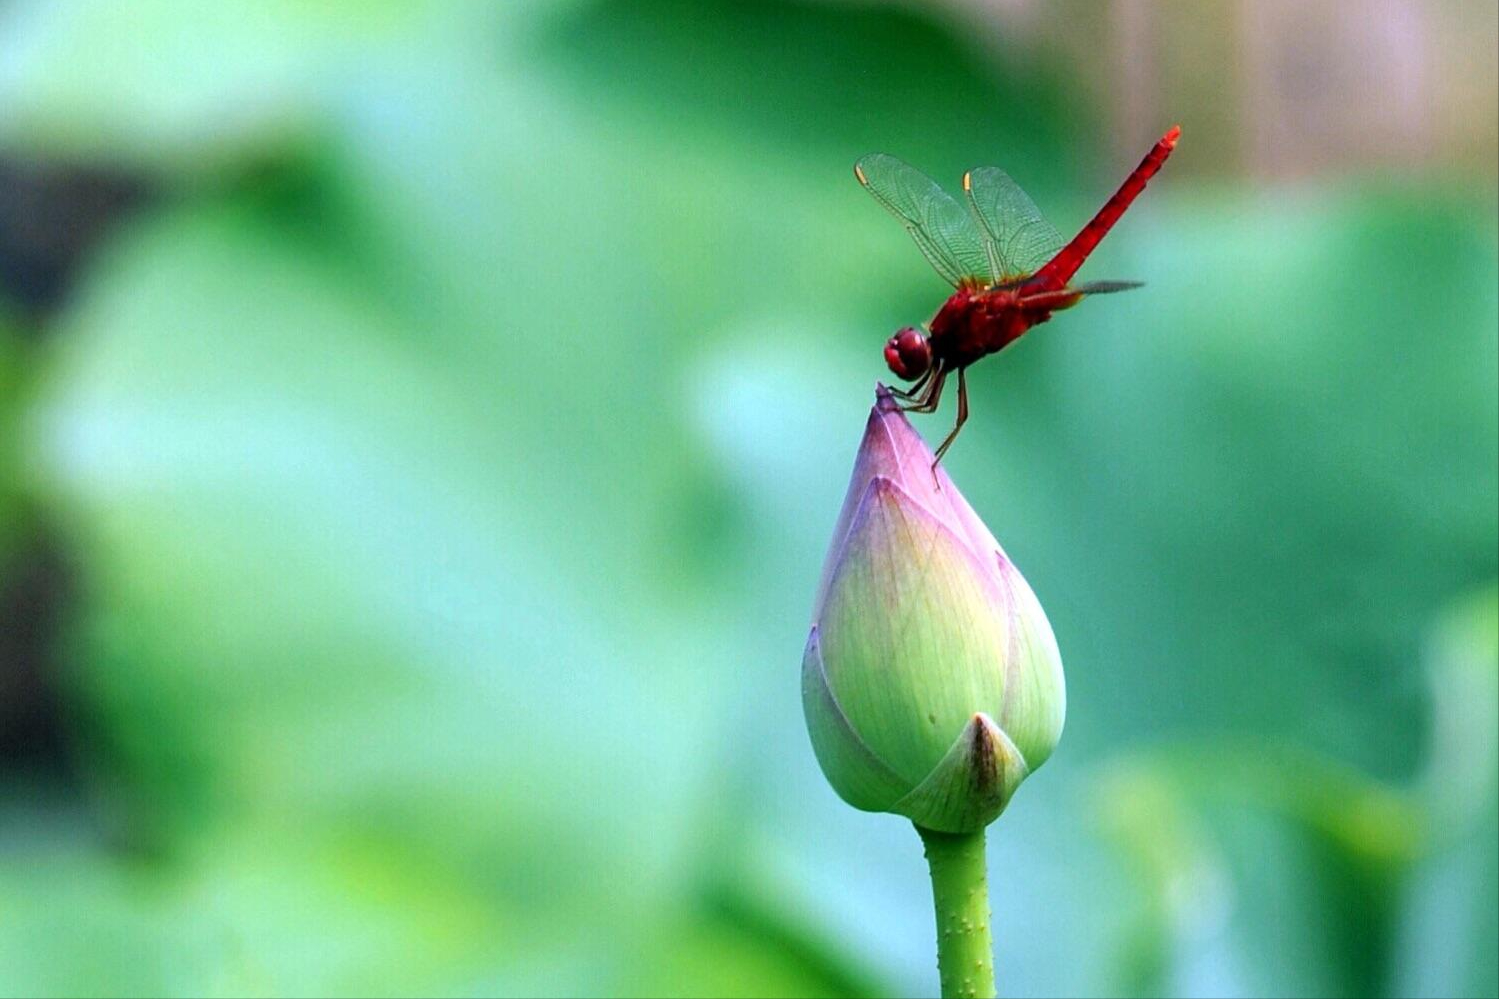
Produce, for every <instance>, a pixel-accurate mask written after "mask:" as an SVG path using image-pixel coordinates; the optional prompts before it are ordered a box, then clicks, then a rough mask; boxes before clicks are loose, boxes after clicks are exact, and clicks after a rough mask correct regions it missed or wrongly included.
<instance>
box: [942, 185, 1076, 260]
mask: <svg viewBox="0 0 1499 999" xmlns="http://www.w3.org/2000/svg"><path fill="white" fill-rule="evenodd" d="M963 193H964V194H965V195H966V196H967V198H968V207H969V208H970V209H972V211H973V217H974V220H975V221H977V222H978V225H979V228H980V229H982V230H983V233H984V241H985V244H986V247H987V249H988V253H989V268H990V273H991V274H992V275H993V276H994V280H995V282H996V283H1003V282H1005V281H1013V280H1014V279H1015V278H1018V277H1023V276H1025V275H1028V274H1034V273H1035V272H1036V271H1037V270H1039V269H1040V267H1041V265H1042V264H1044V263H1046V262H1047V261H1048V260H1050V259H1051V258H1052V257H1054V256H1056V255H1057V253H1058V252H1059V251H1060V250H1061V249H1062V245H1063V240H1062V234H1061V233H1060V232H1057V227H1056V226H1054V225H1052V224H1051V223H1050V222H1048V221H1046V219H1045V218H1043V217H1042V216H1041V210H1040V209H1039V208H1037V207H1036V203H1035V202H1034V201H1032V200H1031V199H1030V195H1028V194H1026V193H1025V192H1024V191H1022V190H1021V189H1020V185H1019V184H1017V183H1015V182H1014V181H1013V180H1011V179H1010V175H1009V174H1007V173H1005V172H1004V171H1003V170H1001V169H999V167H979V168H978V169H977V170H970V171H968V172H967V173H965V174H964V175H963Z"/></svg>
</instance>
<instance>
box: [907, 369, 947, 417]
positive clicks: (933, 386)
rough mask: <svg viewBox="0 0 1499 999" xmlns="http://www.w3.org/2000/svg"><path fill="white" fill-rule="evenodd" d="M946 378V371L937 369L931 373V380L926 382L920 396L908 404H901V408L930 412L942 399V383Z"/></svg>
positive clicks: (915, 411) (933, 410) (916, 411)
mask: <svg viewBox="0 0 1499 999" xmlns="http://www.w3.org/2000/svg"><path fill="white" fill-rule="evenodd" d="M946 380H947V372H946V371H941V370H937V371H936V373H935V374H933V375H932V380H931V381H930V382H927V386H926V389H925V390H923V391H922V393H921V397H920V398H919V399H917V400H916V401H914V402H912V403H910V404H909V405H906V406H902V407H901V410H902V411H903V412H907V413H931V412H935V411H936V409H937V403H939V402H941V401H942V383H943V382H944V381H946Z"/></svg>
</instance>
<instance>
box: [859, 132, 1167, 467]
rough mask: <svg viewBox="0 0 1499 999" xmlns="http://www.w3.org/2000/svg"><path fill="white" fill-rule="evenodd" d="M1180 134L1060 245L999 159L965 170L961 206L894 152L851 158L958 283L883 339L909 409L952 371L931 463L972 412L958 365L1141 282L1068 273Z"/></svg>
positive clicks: (930, 407) (931, 401) (1154, 151)
mask: <svg viewBox="0 0 1499 999" xmlns="http://www.w3.org/2000/svg"><path fill="white" fill-rule="evenodd" d="M1180 135H1181V129H1180V128H1172V129H1171V130H1170V131H1169V132H1167V133H1166V134H1165V135H1164V136H1162V137H1161V140H1160V141H1159V142H1157V143H1156V144H1155V146H1153V147H1152V148H1151V150H1150V152H1148V153H1146V154H1145V158H1144V159H1143V160H1141V161H1140V165H1139V166H1137V167H1135V169H1134V172H1133V173H1131V174H1130V175H1129V177H1127V178H1126V179H1125V181H1124V183H1123V184H1122V185H1120V187H1119V190H1118V191H1116V192H1114V196H1113V197H1112V198H1110V199H1109V200H1108V201H1107V202H1106V203H1105V204H1104V206H1103V207H1102V208H1101V209H1099V211H1098V214H1097V215H1095V216H1093V219H1092V221H1090V222H1089V223H1088V224H1087V225H1085V226H1083V228H1082V231H1081V232H1079V233H1078V234H1077V235H1076V236H1074V237H1073V238H1072V241H1071V242H1070V243H1067V244H1065V245H1063V242H1062V234H1061V233H1059V232H1058V231H1057V229H1056V227H1055V226H1053V225H1052V224H1051V223H1049V222H1047V221H1046V220H1045V219H1044V218H1042V216H1041V213H1040V211H1039V210H1037V208H1036V204H1035V202H1033V201H1032V200H1031V199H1030V198H1029V197H1028V196H1027V195H1026V193H1025V192H1024V191H1022V190H1021V189H1020V186H1019V185H1018V184H1016V183H1015V182H1014V181H1013V180H1011V179H1010V176H1009V175H1008V174H1007V173H1005V172H1004V171H1003V170H1000V169H999V168H997V167H980V168H978V169H975V170H970V171H968V172H967V173H966V174H964V175H963V196H964V200H965V201H966V202H967V207H966V208H965V207H964V206H963V205H960V204H959V203H958V201H957V199H956V198H954V197H953V196H952V195H950V194H948V193H947V192H946V191H944V190H943V189H942V188H941V187H940V186H939V185H938V184H937V182H936V181H934V180H932V179H931V178H930V177H928V176H927V175H926V174H924V173H922V172H921V171H919V170H917V169H915V168H914V167H910V166H907V165H906V164H905V163H902V162H901V161H900V160H898V159H896V158H895V157H894V156H889V155H887V154H885V153H874V154H871V155H869V156H866V157H864V158H863V159H861V160H859V162H858V163H856V164H854V176H855V177H857V178H858V180H859V183H860V184H862V185H863V186H864V189H865V190H867V191H868V192H869V193H870V194H872V195H874V198H875V200H876V201H878V202H879V203H880V204H881V205H883V206H885V208H886V210H888V211H889V212H890V213H891V214H892V215H894V216H895V217H896V218H898V219H900V221H901V224H902V225H904V226H905V229H906V231H907V232H908V233H910V234H911V238H912V239H914V240H915V241H916V245H917V246H918V247H920V248H921V252H922V254H923V255H925V257H926V259H927V260H928V262H930V263H931V265H932V267H934V268H935V269H936V271H937V273H938V274H940V275H942V277H943V278H944V279H945V280H946V281H947V282H948V283H949V284H951V285H952V286H953V287H954V288H955V289H956V290H955V291H954V292H953V294H952V295H951V296H950V297H949V298H948V299H947V301H946V302H944V303H943V305H942V308H940V309H939V310H937V314H936V315H935V316H934V317H933V318H932V321H931V322H930V323H929V324H927V326H926V327H924V328H922V329H918V328H916V327H913V326H907V327H905V328H903V329H901V330H898V331H897V332H896V333H895V335H894V336H892V337H891V338H890V339H889V340H887V341H886V342H885V363H886V364H887V365H889V367H890V370H891V371H892V372H894V374H895V375H896V377H898V378H900V379H902V380H904V381H908V382H911V384H910V385H909V386H908V387H907V388H906V389H904V390H899V391H898V392H897V394H898V395H900V396H901V398H903V399H905V400H907V406H906V407H905V408H907V409H909V410H911V411H913V412H919V413H930V412H932V411H934V410H935V409H936V408H937V404H938V402H940V401H941V398H942V386H943V383H944V382H945V381H946V379H947V376H948V375H949V374H951V373H953V372H957V375H958V419H957V423H956V425H955V426H954V427H953V428H952V432H951V433H949V434H948V435H947V437H946V439H944V440H943V441H942V444H941V446H940V447H938V448H937V453H936V460H937V461H941V460H942V455H943V454H945V453H946V452H947V449H948V448H949V447H951V446H952V442H953V440H954V439H956V438H957V436H958V431H959V430H961V429H962V428H963V423H964V421H966V420H967V419H968V385H967V382H966V380H965V376H964V372H965V370H966V369H967V367H968V366H969V365H970V364H972V363H973V362H975V361H977V360H979V359H980V358H982V357H986V356H987V355H989V354H993V353H995V352H996V351H999V350H1003V349H1004V348H1005V347H1008V346H1009V345H1010V344H1012V343H1014V342H1015V341H1016V340H1018V339H1020V337H1021V336H1023V335H1024V334H1025V332H1026V330H1028V329H1030V328H1031V327H1032V326H1035V325H1037V324H1038V323H1044V322H1046V321H1047V320H1048V319H1050V318H1051V314H1052V313H1053V312H1056V311H1058V310H1060V309H1070V308H1072V306H1074V305H1076V304H1077V303H1078V302H1080V301H1082V300H1083V298H1084V297H1086V296H1088V295H1102V294H1108V293H1110V292H1115V291H1127V290H1128V289H1130V288H1138V287H1140V282H1138V281H1085V282H1082V283H1080V284H1072V283H1071V281H1072V276H1073V275H1074V274H1076V273H1077V270H1078V268H1079V267H1081V266H1082V265H1083V261H1085V260H1087V259H1088V255H1089V254H1090V253H1092V252H1093V250H1094V248H1095V247H1097V246H1098V244H1099V242H1100V241H1101V240H1102V239H1103V237H1104V236H1105V235H1106V234H1107V233H1108V231H1109V230H1110V229H1111V228H1113V226H1114V223H1115V222H1117V221H1119V217H1120V216H1121V215H1123V214H1124V211H1125V209H1127V208H1128V207H1129V206H1130V203H1131V202H1132V201H1134V200H1135V198H1136V197H1138V196H1139V194H1140V192H1141V191H1143V190H1145V184H1146V182H1147V181H1149V180H1150V178H1151V177H1153V176H1155V173H1156V171H1157V170H1159V169H1160V168H1161V164H1163V163H1165V162H1166V157H1168V156H1170V155H1171V151H1172V150H1173V149H1175V148H1176V140H1177V138H1178V137H1179V136H1180ZM934 464H935V462H934Z"/></svg>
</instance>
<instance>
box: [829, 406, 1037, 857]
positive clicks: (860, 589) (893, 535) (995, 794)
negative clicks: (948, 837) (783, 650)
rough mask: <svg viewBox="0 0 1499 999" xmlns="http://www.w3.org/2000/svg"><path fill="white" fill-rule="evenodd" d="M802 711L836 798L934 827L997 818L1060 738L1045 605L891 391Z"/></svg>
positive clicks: (839, 558) (850, 519)
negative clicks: (935, 463) (935, 462)
mask: <svg viewBox="0 0 1499 999" xmlns="http://www.w3.org/2000/svg"><path fill="white" fill-rule="evenodd" d="M802 705H803V708H804V710H805V712H806V716H807V728H808V730H809V731H810V733H811V736H812V748H813V750H814V752H815V753H816V754H817V761H818V763H819V764H820V765H821V767H822V771H823V773H824V774H825V775H826V776H827V779H828V782H829V783H831V784H832V785H833V789H834V790H835V791H837V792H838V794H839V796H840V797H842V798H843V799H844V800H845V801H847V802H848V803H849V804H851V805H853V806H854V807H855V808H861V809H864V810H866V811H872V812H894V813H896V814H899V815H904V816H906V817H907V818H909V819H911V820H912V821H913V822H915V823H916V824H917V825H918V826H921V827H924V828H926V829H931V830H935V831H938V832H948V833H969V832H974V831H977V830H981V829H983V828H984V827H985V826H987V825H988V824H989V823H990V822H992V821H994V820H995V819H996V818H998V817H999V814H1000V812H1002V811H1003V810H1004V808H1005V806H1006V805H1007V804H1008V803H1009V800H1010V796H1011V795H1013V794H1014V793H1015V789H1016V788H1017V787H1018V786H1019V785H1020V782H1021V781H1023V780H1024V779H1025V778H1026V777H1027V776H1028V775H1029V774H1030V773H1031V772H1032V771H1033V770H1035V769H1036V768H1037V767H1039V766H1040V765H1041V764H1042V763H1043V762H1044V761H1045V760H1046V758H1047V757H1048V756H1050V755H1051V751H1052V749H1053V748H1054V747H1055V746H1056V744H1057V739H1058V738H1059V737H1060V736H1061V733H1062V718H1063V714H1064V711H1065V707H1066V693H1065V690H1064V688H1063V680H1062V660H1061V655H1060V653H1059V652H1058V651H1057V643H1056V638H1055V637H1054V636H1053V635H1052V631H1051V625H1050V624H1049V623H1048V622H1047V620H1046V615H1045V614H1044V613H1043V612H1042V610H1041V605H1040V603H1038V602H1037V600H1036V596H1035V594H1034V593H1032V592H1031V588H1030V586H1028V585H1027V584H1026V581H1025V579H1024V578H1023V577H1022V576H1021V575H1020V571H1019V570H1018V569H1016V568H1015V566H1014V564H1013V563H1011V562H1010V560H1009V558H1008V557H1007V556H1006V555H1005V553H1004V551H1003V549H1001V548H1000V547H999V542H997V541H996V540H995V539H994V535H993V534H991V533H990V532H989V529H988V528H987V527H985V526H984V524H983V522H982V521H981V520H979V518H978V515H977V514H975V513H974V512H973V509H972V508H971V507H970V506H969V505H968V503H967V501H966V500H964V498H963V496H962V494H961V493H959V492H958V490H957V487H955V486H954V485H953V483H952V480H951V479H950V478H948V475H947V473H946V472H945V471H944V470H943V469H942V468H941V467H940V466H939V467H935V468H934V467H933V458H932V452H931V451H930V450H929V449H928V448H927V446H926V443H925V442H924V441H923V440H922V439H921V437H920V435H918V434H917V433H916V431H915V430H914V429H913V428H912V427H911V424H910V423H909V422H908V421H907V420H906V418H905V415H904V414H903V413H902V412H901V411H900V409H899V407H898V406H897V405H896V403H895V400H894V398H893V397H892V396H891V394H890V392H889V390H888V389H886V388H885V387H884V386H880V387H878V389H877V390H876V394H875V405H874V408H873V410H872V411H871V412H870V415H869V422H868V424H867V426H866V427H865V431H864V440H863V442H862V443H861V444H860V446H859V453H858V456H857V458H856V459H855V461H854V473H853V478H852V480H851V481H850V483H849V488H848V495H847V497H846V498H845V499H844V502H843V510H842V512H841V513H840V515H839V517H838V524H837V527H836V528H835V530H834V531H833V541H832V545H831V546H830V547H829V549H828V555H827V559H826V562H825V563H824V567H823V573H822V582H821V584H820V585H819V587H818V592H817V600H816V605H815V609H814V611H813V617H812V633H811V635H810V636H809V638H808V639H807V647H806V653H805V655H804V657H803V661H802Z"/></svg>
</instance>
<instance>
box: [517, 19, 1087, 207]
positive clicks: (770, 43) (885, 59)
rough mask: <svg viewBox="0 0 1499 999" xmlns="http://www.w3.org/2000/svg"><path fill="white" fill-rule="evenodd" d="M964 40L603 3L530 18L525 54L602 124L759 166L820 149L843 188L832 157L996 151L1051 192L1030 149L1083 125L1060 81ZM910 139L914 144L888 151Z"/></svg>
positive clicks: (916, 25) (901, 25)
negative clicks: (752, 155) (726, 153)
mask: <svg viewBox="0 0 1499 999" xmlns="http://www.w3.org/2000/svg"><path fill="white" fill-rule="evenodd" d="M971 35H972V29H971V26H965V25H964V24H963V23H962V22H961V21H960V20H959V19H958V18H957V17H956V16H955V17H954V18H953V19H952V20H951V22H950V23H942V20H941V19H940V18H934V17H933V16H932V14H931V13H930V12H927V13H921V12H917V11H914V10H902V9H900V8H898V7H896V6H893V5H888V4H880V5H872V4H871V5H861V4H824V3H812V4H808V3H787V2H768V3H740V2H721V0H720V2H701V0H647V2H643V3H642V2H631V3H619V2H614V0H600V2H596V3H593V4H587V5H581V6H578V7H576V8H569V9H566V10H564V11H563V12H562V13H561V14H560V15H559V16H558V17H556V18H554V19H551V20H550V21H546V22H543V28H542V30H541V31H540V32H539V33H538V36H537V38H536V39H535V42H534V44H533V46H532V51H534V52H536V53H537V54H538V56H540V57H541V58H542V59H543V60H544V61H545V62H546V63H547V64H549V67H550V68H551V69H553V70H554V71H557V74H556V79H555V81H554V82H555V83H556V84H557V85H558V86H559V87H562V88H566V89H571V90H574V91H575V92H578V93H580V94H581V95H582V96H583V97H584V98H585V99H586V101H587V103H588V105H589V106H590V107H596V108H599V109H607V111H608V119H609V122H610V124H611V126H613V127H620V126H623V127H639V128H642V129H646V130H649V131H657V130H659V129H660V128H661V123H662V121H663V120H665V121H668V122H670V127H671V128H673V129H677V130H682V129H690V130H693V131H697V132H701V133H703V134H704V135H715V134H719V135H721V134H728V135H731V136H733V138H734V139H736V140H739V141H744V142H747V143H749V144H751V145H754V146H758V147H759V148H760V150H761V151H760V152H759V153H757V154H756V155H757V157H759V158H762V159H764V160H766V161H767V162H776V161H778V160H781V159H783V158H790V159H801V158H803V157H805V156H806V155H807V151H808V150H819V151H821V152H820V153H819V156H820V155H823V154H827V155H835V156H836V158H837V159H838V162H839V164H840V170H839V171H837V177H836V182H837V183H838V184H840V185H841V184H846V183H847V177H846V176H845V170H846V165H845V164H843V160H845V159H846V160H848V165H851V164H852V160H853V158H854V156H857V155H859V154H862V153H866V152H869V151H871V150H874V149H885V148H889V151H890V152H893V153H896V154H898V155H902V156H905V157H908V158H912V159H913V161H915V162H919V163H920V164H921V165H922V166H923V167H925V168H927V169H929V170H937V171H938V172H940V169H941V168H942V167H943V166H944V165H945V166H946V168H947V169H950V170H954V171H960V170H962V169H966V168H967V167H969V166H972V165H974V164H975V163H983V162H989V161H991V160H993V159H994V157H995V156H996V155H999V154H1000V153H1001V152H1002V153H1003V155H1004V157H1005V165H1006V167H1007V168H1008V169H1010V170H1011V171H1012V172H1014V171H1017V170H1018V171H1019V172H1020V175H1021V176H1024V177H1027V178H1028V179H1029V178H1030V177H1031V174H1030V171H1029V167H1030V166H1031V165H1032V161H1034V162H1035V164H1036V165H1037V168H1038V169H1037V170H1036V173H1035V175H1034V176H1035V179H1037V180H1042V181H1044V183H1038V184H1036V185H1035V186H1036V187H1037V188H1039V189H1045V188H1048V187H1050V185H1051V183H1052V182H1053V181H1054V180H1057V179H1058V178H1057V177H1056V174H1057V173H1058V168H1057V167H1056V165H1055V164H1056V161H1057V158H1056V156H1055V155H1054V152H1052V154H1051V155H1043V154H1042V153H1040V152H1039V151H1041V150H1047V151H1054V150H1056V149H1057V148H1058V147H1059V146H1061V145H1062V144H1063V140H1064V139H1065V138H1067V137H1069V136H1073V135H1077V134H1080V133H1079V132H1078V131H1077V130H1078V129H1079V128H1080V127H1083V126H1085V125H1086V122H1085V121H1083V120H1080V116H1079V114H1078V111H1079V109H1078V108H1075V107H1072V106H1070V105H1069V104H1068V99H1067V95H1068V94H1069V93H1070V92H1071V89H1070V88H1069V87H1068V86H1066V83H1067V81H1066V80H1065V79H1062V78H1060V77H1059V76H1058V75H1057V73H1056V67H1055V65H1053V64H1051V63H1047V62H1045V61H1043V60H1041V59H1039V58H1029V57H1027V54H1026V53H1025V52H1024V51H1023V50H1021V49H1020V48H1019V47H1018V46H1008V47H1007V48H1006V51H1005V53H1004V58H1003V59H995V58H994V53H993V52H990V51H986V50H985V49H984V48H983V46H982V45H981V44H980V42H979V41H978V40H977V39H976V38H973V37H971ZM771 67H774V69H773V70H772V69H771ZM911 136H921V137H922V139H921V144H920V146H919V147H915V148H912V147H908V146H904V145H902V144H901V142H900V140H902V139H906V140H909V137H911ZM895 147H899V148H895ZM851 150H852V151H853V152H852V153H851V152H850V151H851ZM1041 164H1050V165H1051V169H1050V170H1048V171H1045V172H1043V171H1042V170H1041V169H1040V165H1041ZM1066 171H1067V166H1066V165H1064V166H1063V167H1062V168H1061V173H1062V176H1063V177H1065V174H1066ZM830 176H831V175H830Z"/></svg>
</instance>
